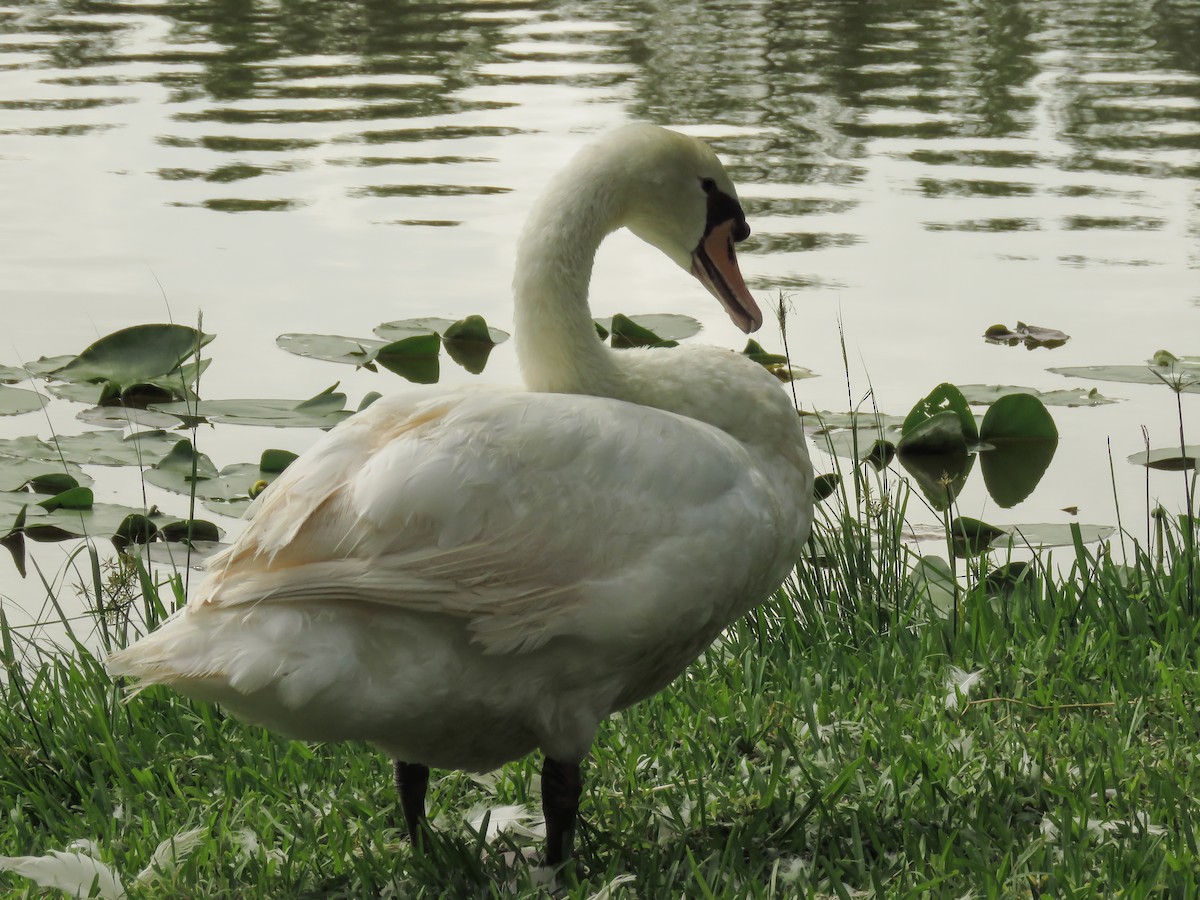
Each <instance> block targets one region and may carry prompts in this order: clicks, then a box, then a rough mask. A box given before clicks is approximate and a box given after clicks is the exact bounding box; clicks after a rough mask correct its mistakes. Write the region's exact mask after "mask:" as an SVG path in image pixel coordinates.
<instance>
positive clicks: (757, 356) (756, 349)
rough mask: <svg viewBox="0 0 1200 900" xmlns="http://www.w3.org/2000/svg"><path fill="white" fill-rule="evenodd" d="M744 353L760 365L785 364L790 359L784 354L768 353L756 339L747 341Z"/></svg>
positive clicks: (743, 349)
mask: <svg viewBox="0 0 1200 900" xmlns="http://www.w3.org/2000/svg"><path fill="white" fill-rule="evenodd" d="M742 355H744V356H748V357H750V358H751V359H752V360H754V361H755V362H756V363H758V364H759V365H760V366H785V365H787V361H788V358H787V357H786V356H783V355H782V354H779V353H768V352H767V351H766V350H764V349H763V348H762V345H761V344H760V343H759V342H758V341H756V340H754V339H751V340H748V341H746V346H745V347H744V348H742Z"/></svg>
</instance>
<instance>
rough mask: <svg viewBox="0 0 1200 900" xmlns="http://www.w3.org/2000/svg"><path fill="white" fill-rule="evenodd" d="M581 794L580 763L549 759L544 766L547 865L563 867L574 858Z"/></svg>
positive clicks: (543, 799)
mask: <svg viewBox="0 0 1200 900" xmlns="http://www.w3.org/2000/svg"><path fill="white" fill-rule="evenodd" d="M582 793H583V779H582V778H581V777H580V774H579V764H578V763H561V762H558V761H557V760H554V759H551V758H550V757H548V756H547V757H546V762H545V764H544V765H543V766H542V813H543V815H545V817H546V865H548V866H559V865H562V863H564V862H566V861H567V860H568V859H570V858H571V856H572V853H573V851H574V846H575V820H576V819H577V818H578V816H579V796H580V794H582Z"/></svg>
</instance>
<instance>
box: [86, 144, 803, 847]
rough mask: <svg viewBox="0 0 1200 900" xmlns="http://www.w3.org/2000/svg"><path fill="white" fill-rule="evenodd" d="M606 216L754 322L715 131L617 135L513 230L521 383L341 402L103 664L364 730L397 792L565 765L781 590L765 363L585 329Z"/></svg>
mask: <svg viewBox="0 0 1200 900" xmlns="http://www.w3.org/2000/svg"><path fill="white" fill-rule="evenodd" d="M717 195H719V196H717ZM714 196H716V199H714ZM621 225H626V226H628V227H631V229H632V230H634V231H635V233H638V234H639V235H640V236H642V237H644V238H646V239H647V240H649V241H650V242H652V243H654V244H655V245H656V246H659V247H660V249H663V250H664V252H666V253H667V255H668V256H670V257H671V258H673V259H674V260H675V261H676V262H677V263H679V264H680V265H682V266H684V267H685V268H690V269H691V270H692V271H693V273H694V274H696V275H697V277H698V278H700V280H701V281H702V282H703V283H705V285H706V286H707V287H709V289H710V290H711V291H712V292H713V293H714V294H715V295H716V296H717V297H718V299H720V300H721V301H722V303H724V304H725V306H726V308H727V309H728V310H729V312H730V315H731V317H732V318H733V319H734V321H735V322H736V323H737V324H739V325H740V326H741V327H743V328H744V329H745V330H751V329H752V328H755V327H757V326H758V324H760V323H761V315H760V314H759V313H758V310H757V307H755V306H754V304H753V300H752V298H750V296H749V292H748V291H746V289H745V285H744V283H743V282H742V281H741V276H740V275H739V274H737V268H736V262H735V261H734V256H733V241H734V240H735V239H737V238H738V237H739V236H740V237H744V236H745V234H747V233H748V228H747V227H746V225H745V220H744V217H743V216H742V215H741V208H740V206H738V205H737V202H736V194H734V193H733V187H732V185H731V184H730V183H729V180H728V177H727V176H726V175H725V172H724V169H723V168H722V167H721V165H720V163H719V162H718V161H717V160H716V157H715V156H714V155H713V154H712V151H711V150H710V149H709V148H708V147H707V146H705V145H704V144H703V143H701V142H699V141H696V140H694V139H692V138H688V137H684V136H682V135H678V134H676V133H673V132H669V131H666V130H664V129H659V128H656V127H653V126H628V127H626V128H624V129H620V130H618V131H616V132H614V133H611V134H609V135H608V136H606V137H604V138H602V139H601V140H600V141H599V142H598V143H597V144H595V145H592V146H591V147H589V148H587V149H585V150H584V151H583V152H582V153H581V154H580V156H579V157H577V159H576V160H575V162H573V163H572V164H571V165H570V166H569V167H568V168H567V169H566V170H565V171H564V172H563V173H562V174H560V175H559V176H558V177H557V178H556V179H555V180H554V181H553V182H552V184H551V186H550V188H549V189H548V191H547V193H546V194H545V195H544V197H543V199H542V201H541V202H540V203H539V205H538V206H537V208H536V209H535V211H534V212H533V214H532V215H531V218H530V221H529V223H528V225H527V227H526V229H525V232H524V233H523V236H522V238H521V241H520V245H519V250H518V259H517V275H516V279H515V285H514V287H515V296H516V325H517V341H518V354H519V357H520V362H521V365H522V371H523V375H524V377H525V380H526V382H527V389H525V390H521V389H510V390H505V389H479V388H475V389H450V390H447V389H445V388H434V389H425V390H410V391H407V392H404V393H402V394H399V395H396V396H394V397H390V398H387V399H381V400H379V401H377V402H376V403H374V404H373V405H372V406H370V407H369V408H368V409H366V410H364V411H363V412H361V413H359V414H357V415H355V416H354V417H352V418H351V419H349V420H347V421H346V422H343V423H342V424H340V425H339V426H338V427H337V428H335V429H333V430H332V431H331V432H330V433H329V434H327V435H325V436H324V438H323V439H322V440H321V441H319V442H318V443H317V444H316V445H315V446H314V447H313V448H312V449H311V450H310V451H309V452H307V453H306V454H304V455H303V456H301V457H300V458H299V459H297V460H296V461H295V462H294V463H293V464H292V465H291V466H290V467H289V468H288V469H287V470H286V471H285V472H284V473H283V474H282V475H281V476H280V477H279V478H278V479H277V480H276V481H275V483H274V484H273V485H271V487H270V488H269V489H268V490H267V491H266V492H264V494H263V495H262V496H261V497H260V498H259V499H258V500H257V501H256V502H255V504H254V506H253V507H252V509H251V513H250V515H251V516H252V521H251V523H250V525H249V526H248V528H247V529H246V531H245V532H244V533H243V534H242V535H241V536H240V537H239V538H238V539H237V540H236V542H235V543H234V544H233V545H232V546H231V547H229V548H228V549H227V550H226V551H224V552H223V553H222V554H221V555H220V556H218V557H216V558H214V559H213V560H212V561H211V562H210V564H209V572H208V575H207V577H206V579H205V580H204V582H203V583H202V584H201V585H200V587H199V589H198V590H197V592H196V593H195V594H194V595H193V596H192V597H191V598H190V599H189V601H188V604H187V606H186V607H185V608H184V609H182V610H180V611H179V612H178V613H177V614H175V615H174V616H173V617H172V618H171V619H169V620H168V621H167V622H166V623H164V625H163V626H162V627H161V628H160V629H159V630H157V631H155V632H153V633H151V634H149V635H147V636H146V637H144V638H142V639H141V640H139V641H138V642H137V643H135V644H133V645H132V646H130V647H129V648H127V649H125V650H123V651H119V652H118V653H116V654H114V655H113V656H111V657H110V658H109V661H108V666H109V669H110V671H111V672H113V673H114V674H120V675H127V676H132V677H134V678H136V679H138V680H139V681H140V682H142V683H161V684H167V685H170V686H171V687H173V688H175V689H177V690H179V691H181V692H182V693H185V694H188V695H190V696H194V697H197V698H201V699H206V700H212V701H216V702H218V703H220V704H222V705H224V706H225V707H227V708H228V709H229V710H231V711H232V712H234V713H235V714H236V715H238V716H240V717H242V718H245V719H247V720H249V721H252V722H256V723H260V724H263V725H266V726H267V727H270V728H273V729H277V730H278V731H280V732H282V733H284V734H287V735H289V736H292V737H296V738H301V739H308V740H363V741H368V742H370V743H372V744H374V745H376V746H378V747H380V748H381V749H383V750H384V751H386V752H387V753H389V754H390V755H391V756H393V757H394V758H396V759H397V760H403V761H404V762H403V763H398V764H397V783H398V785H399V786H400V787H401V792H402V795H404V794H405V791H406V784H409V783H408V782H405V781H404V779H403V778H402V767H403V766H405V765H408V766H409V767H410V768H408V769H404V770H403V771H404V772H409V773H411V772H413V771H417V770H418V769H423V767H427V766H434V767H438V768H451V769H467V770H474V771H485V770H489V769H492V768H495V767H497V766H498V765H500V764H502V763H504V762H507V761H509V760H512V759H516V758H519V757H522V756H524V755H526V754H528V753H530V752H531V751H533V750H535V749H538V748H540V749H541V750H542V751H544V753H545V754H546V757H547V766H549V765H550V763H551V761H553V762H554V763H555V765H561V766H565V767H566V769H567V770H568V771H574V772H576V773H577V766H578V763H579V762H580V760H582V759H583V758H584V756H586V754H587V751H588V748H589V746H590V745H591V743H592V739H593V737H594V735H595V732H596V728H597V726H598V725H599V723H600V722H601V721H603V719H604V718H605V717H606V716H608V715H609V714H611V713H612V712H614V711H616V710H619V709H623V708H625V707H627V706H629V705H631V704H633V703H636V702H637V701H639V700H641V699H643V698H645V697H647V696H650V695H652V694H654V693H655V692H657V691H659V690H661V689H662V688H663V687H664V686H666V685H667V684H668V683H669V682H670V681H671V680H672V679H673V678H674V677H675V676H676V675H678V674H679V673H680V672H681V671H682V670H683V669H684V668H685V667H686V666H687V664H688V663H689V662H691V661H692V660H693V659H694V658H695V657H696V656H697V655H698V654H699V653H700V652H702V651H703V649H704V648H705V647H706V646H708V644H709V643H710V642H711V641H712V640H713V639H714V638H715V637H716V636H717V635H718V634H719V633H720V631H721V630H722V629H724V628H725V627H726V626H727V625H728V624H729V623H730V622H732V621H733V620H734V619H736V618H737V617H738V616H740V615H741V614H742V613H744V612H745V611H747V610H748V609H749V608H751V607H752V606H753V605H755V604H757V603H758V602H760V601H762V600H763V599H765V598H766V597H767V596H768V595H769V594H770V593H771V592H772V591H773V590H774V589H775V588H776V587H778V585H779V584H780V583H781V582H782V581H783V579H784V578H785V577H786V576H787V574H788V572H789V571H790V570H791V568H792V566H793V565H794V563H795V561H796V559H797V558H798V556H799V554H800V551H801V548H802V545H803V543H804V541H805V540H806V539H807V536H808V531H809V526H810V522H811V516H812V511H811V499H810V498H811V495H812V471H811V468H810V466H809V462H808V455H807V450H806V448H805V442H804V436H803V433H802V431H801V426H800V420H799V417H798V415H797V414H796V411H795V409H794V408H793V407H792V405H791V403H790V402H789V401H788V399H787V397H786V394H785V393H784V391H782V390H781V389H780V386H779V384H778V382H777V381H776V380H775V379H774V378H773V377H772V376H771V375H770V374H769V373H767V372H766V371H765V370H764V369H763V368H762V367H761V366H759V365H757V364H756V363H754V362H751V361H750V360H748V359H747V358H745V357H744V356H742V355H741V354H738V353H734V352H731V351H728V350H722V349H717V348H711V347H688V348H672V349H651V350H629V351H612V350H610V349H608V348H607V347H605V346H604V345H603V343H602V342H601V341H599V340H597V338H596V335H595V332H594V330H593V327H592V323H591V317H590V313H589V311H588V305H587V288H588V281H589V279H590V273H591V264H592V258H593V256H594V254H595V251H596V248H597V247H598V246H599V243H600V241H602V240H603V238H604V237H605V236H606V235H607V234H608V233H609V232H611V231H612V230H614V229H615V228H617V227H620V226H621ZM726 254H727V255H726ZM730 267H732V269H731V268H730ZM412 766H416V767H417V769H413V768H411V767H412ZM571 767H575V768H574V769H573V770H572V768H571ZM424 777H425V779H426V780H427V778H428V774H427V770H425V774H424ZM571 783H572V784H576V783H577V777H576V781H575V782H571ZM415 790H417V789H416V788H411V785H410V794H409V797H408V801H411V803H412V804H415V805H411V808H410V802H406V804H405V812H406V815H409V813H410V812H412V815H411V816H410V827H413V826H414V823H415V821H416V820H418V819H419V818H420V816H421V815H423V803H422V804H416V803H415V801H414V800H413V799H412V794H411V791H415ZM572 790H573V788H572ZM419 793H420V795H421V796H422V797H423V793H424V783H423V782H422V783H421V784H420V785H419ZM568 793H570V791H569V790H568ZM577 799H578V798H577V794H576V797H575V803H576V804H577ZM568 805H569V804H568ZM413 810H415V812H413ZM551 812H552V810H551V809H550V807H549V806H548V807H547V821H548V825H549V824H551V823H550V819H551ZM564 815H565V814H564ZM573 816H574V812H573V808H572V810H571V811H570V816H569V819H570V821H569V822H567V823H566V826H564V827H566V828H567V831H566V833H565V836H563V835H560V838H559V840H560V843H559V846H558V847H557V848H556V847H555V846H554V842H553V841H552V842H551V846H550V850H549V856H550V859H551V861H552V862H556V861H561V859H562V858H563V857H564V855H569V854H570V829H571V827H573V821H574V819H573ZM552 830H553V829H552ZM563 842H565V844H564V843H563ZM564 847H565V849H564Z"/></svg>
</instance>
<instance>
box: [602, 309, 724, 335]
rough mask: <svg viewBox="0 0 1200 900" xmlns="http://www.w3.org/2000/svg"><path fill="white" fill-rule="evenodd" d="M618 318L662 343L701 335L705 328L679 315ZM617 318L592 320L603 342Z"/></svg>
mask: <svg viewBox="0 0 1200 900" xmlns="http://www.w3.org/2000/svg"><path fill="white" fill-rule="evenodd" d="M617 316H620V317H621V318H622V319H625V321H627V322H633V323H634V324H635V325H637V326H639V327H641V328H644V329H646V330H647V331H650V332H652V333H653V334H654V335H655V336H656V337H657V338H658V339H659V340H660V341H682V340H685V339H686V338H690V337H693V336H695V335H697V334H699V333H700V330H701V329H702V328H703V327H704V326H703V325H701V324H700V322H699V321H697V320H696V319H693V318H692V317H691V316H684V315H679V314H678V313H645V314H641V315H636V316H623V315H621V314H620V313H618V314H617ZM617 316H603V317H600V318H597V319H593V320H592V321H593V322H595V323H596V328H597V330H598V331H599V332H600V338H601V340H604V339H606V338H607V337H608V336H609V333H611V332H612V330H613V327H612V323H613V319H615V318H617Z"/></svg>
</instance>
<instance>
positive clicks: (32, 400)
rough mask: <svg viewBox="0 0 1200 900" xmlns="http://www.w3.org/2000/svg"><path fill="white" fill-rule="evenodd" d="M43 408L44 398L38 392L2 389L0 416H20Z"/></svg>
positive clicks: (0, 394)
mask: <svg viewBox="0 0 1200 900" xmlns="http://www.w3.org/2000/svg"><path fill="white" fill-rule="evenodd" d="M41 408H42V398H41V397H39V396H38V395H37V392H36V391H27V390H24V389H23V388H10V387H0V416H19V415H21V414H22V413H27V412H35V411H37V410H39V409H41Z"/></svg>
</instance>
